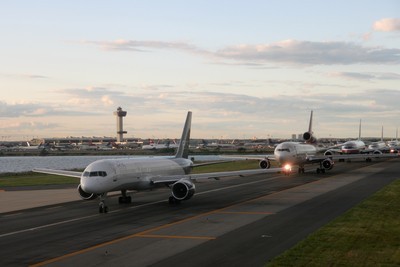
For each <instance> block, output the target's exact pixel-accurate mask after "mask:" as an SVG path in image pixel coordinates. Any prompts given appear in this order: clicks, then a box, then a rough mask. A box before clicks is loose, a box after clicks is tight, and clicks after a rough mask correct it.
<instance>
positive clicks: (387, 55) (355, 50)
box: [217, 40, 400, 65]
mask: <svg viewBox="0 0 400 267" xmlns="http://www.w3.org/2000/svg"><path fill="white" fill-rule="evenodd" d="M399 53H400V49H384V48H380V47H363V46H360V45H357V44H354V43H346V42H308V41H296V40H287V41H282V42H279V43H274V44H264V45H263V44H261V45H239V46H233V47H228V48H225V49H222V50H219V51H217V55H219V56H220V57H224V58H227V59H233V60H236V61H242V62H259V63H265V64H266V63H270V62H272V63H283V64H301V65H349V64H383V63H386V64H399V63H400V55H399Z"/></svg>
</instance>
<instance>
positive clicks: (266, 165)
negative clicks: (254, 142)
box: [258, 159, 271, 169]
mask: <svg viewBox="0 0 400 267" xmlns="http://www.w3.org/2000/svg"><path fill="white" fill-rule="evenodd" d="M258 165H259V166H260V168H261V169H269V168H270V167H271V162H269V160H268V159H264V160H261V161H260V163H259V164H258Z"/></svg>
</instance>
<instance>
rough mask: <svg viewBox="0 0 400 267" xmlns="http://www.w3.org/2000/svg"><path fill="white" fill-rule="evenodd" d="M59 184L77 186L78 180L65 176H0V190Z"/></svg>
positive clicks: (29, 174) (25, 174) (28, 173)
mask: <svg viewBox="0 0 400 267" xmlns="http://www.w3.org/2000/svg"><path fill="white" fill-rule="evenodd" d="M60 184H76V185H78V184H79V179H77V178H73V177H66V176H58V175H51V174H42V173H34V172H27V173H12V174H2V175H1V176H0V188H4V187H18V186H35V185H60Z"/></svg>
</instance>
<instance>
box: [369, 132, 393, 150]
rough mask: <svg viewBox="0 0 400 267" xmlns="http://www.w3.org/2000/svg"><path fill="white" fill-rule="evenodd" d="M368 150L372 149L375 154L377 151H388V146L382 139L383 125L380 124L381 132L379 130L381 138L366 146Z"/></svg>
mask: <svg viewBox="0 0 400 267" xmlns="http://www.w3.org/2000/svg"><path fill="white" fill-rule="evenodd" d="M368 149H369V150H372V151H373V152H374V153H375V154H379V152H377V151H380V152H388V151H389V150H390V149H389V146H388V145H387V144H386V142H385V141H383V126H382V132H381V140H380V141H377V142H372V143H371V144H370V145H369V146H368Z"/></svg>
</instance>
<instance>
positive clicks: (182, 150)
mask: <svg viewBox="0 0 400 267" xmlns="http://www.w3.org/2000/svg"><path fill="white" fill-rule="evenodd" d="M191 125H192V112H191V111H188V113H187V116H186V121H185V126H184V127H183V131H182V137H181V141H180V143H179V147H178V150H177V151H176V155H175V157H176V158H185V159H187V158H188V156H189V142H190V129H191Z"/></svg>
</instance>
